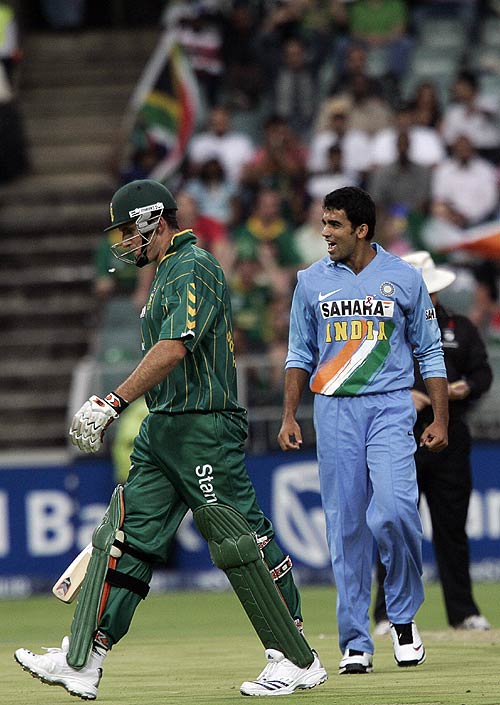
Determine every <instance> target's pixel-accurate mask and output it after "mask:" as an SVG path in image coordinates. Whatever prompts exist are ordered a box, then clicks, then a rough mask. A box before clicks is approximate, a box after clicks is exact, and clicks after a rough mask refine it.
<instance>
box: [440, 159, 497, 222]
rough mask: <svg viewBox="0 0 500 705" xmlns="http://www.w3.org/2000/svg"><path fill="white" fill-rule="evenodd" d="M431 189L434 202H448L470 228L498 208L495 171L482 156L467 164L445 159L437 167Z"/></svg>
mask: <svg viewBox="0 0 500 705" xmlns="http://www.w3.org/2000/svg"><path fill="white" fill-rule="evenodd" d="M431 189H432V198H433V200H434V201H446V202H447V203H449V204H450V205H451V206H452V207H453V208H454V209H455V210H456V211H457V212H458V213H460V214H461V215H463V216H464V217H465V218H466V219H467V221H468V223H467V224H468V225H474V224H476V223H479V222H481V221H482V220H484V219H485V218H487V217H488V216H489V215H490V214H491V213H492V211H493V210H494V209H495V208H496V207H497V206H498V185H497V179H496V171H495V168H494V167H493V166H492V165H491V164H490V163H489V162H488V161H486V159H482V158H481V157H473V158H472V159H471V160H470V161H469V162H468V164H466V165H463V164H460V162H458V161H457V160H456V159H446V160H445V161H444V162H442V163H441V164H439V165H438V166H437V167H436V169H435V171H434V174H433V180H432V187H431Z"/></svg>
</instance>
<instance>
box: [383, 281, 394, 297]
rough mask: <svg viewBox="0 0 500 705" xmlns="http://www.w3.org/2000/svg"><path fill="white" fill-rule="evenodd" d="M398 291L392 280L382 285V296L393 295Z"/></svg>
mask: <svg viewBox="0 0 500 705" xmlns="http://www.w3.org/2000/svg"><path fill="white" fill-rule="evenodd" d="M395 291H396V287H395V286H394V284H393V283H392V282H382V284H381V285H380V293H381V294H382V296H393V295H394V292H395Z"/></svg>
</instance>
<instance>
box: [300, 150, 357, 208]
mask: <svg viewBox="0 0 500 705" xmlns="http://www.w3.org/2000/svg"><path fill="white" fill-rule="evenodd" d="M327 155H328V161H327V165H326V169H325V170H324V171H320V172H317V173H316V174H312V175H311V176H310V177H309V178H308V180H307V183H306V193H307V195H308V196H309V197H310V198H313V199H317V198H321V197H322V196H324V195H325V193H330V191H334V190H335V189H337V188H342V186H356V185H357V184H358V179H356V178H355V177H353V176H352V174H349V173H348V172H346V171H344V169H343V168H342V163H343V159H342V148H341V147H340V145H339V144H332V145H331V147H329V148H328V152H327Z"/></svg>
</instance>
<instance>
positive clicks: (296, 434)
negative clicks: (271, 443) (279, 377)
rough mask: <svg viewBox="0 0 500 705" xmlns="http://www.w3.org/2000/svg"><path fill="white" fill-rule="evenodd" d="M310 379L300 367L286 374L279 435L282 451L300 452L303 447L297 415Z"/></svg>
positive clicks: (291, 368) (291, 369)
mask: <svg viewBox="0 0 500 705" xmlns="http://www.w3.org/2000/svg"><path fill="white" fill-rule="evenodd" d="M308 379H309V373H308V372H307V371H306V370H303V369H301V368H299V367H289V368H288V369H287V370H286V372H285V388H284V397H283V420H282V424H281V428H280V432H279V434H278V443H279V445H280V448H281V450H285V451H287V450H299V448H300V446H301V445H302V431H301V429H300V425H299V424H298V422H297V419H296V413H297V409H298V408H299V404H300V400H301V398H302V394H303V392H304V388H305V386H306V384H307V380H308Z"/></svg>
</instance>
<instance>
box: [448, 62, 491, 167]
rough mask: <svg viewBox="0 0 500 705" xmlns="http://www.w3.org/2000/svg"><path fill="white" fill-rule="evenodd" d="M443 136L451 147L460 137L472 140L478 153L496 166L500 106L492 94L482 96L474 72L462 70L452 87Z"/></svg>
mask: <svg viewBox="0 0 500 705" xmlns="http://www.w3.org/2000/svg"><path fill="white" fill-rule="evenodd" d="M441 131H442V134H443V137H444V139H445V141H446V144H447V145H448V146H450V147H451V146H452V145H453V144H454V143H455V142H456V140H457V138H458V137H460V136H462V135H465V136H466V137H468V138H469V140H470V141H471V143H472V145H473V146H474V147H475V149H476V150H477V151H478V153H479V154H480V155H481V156H483V157H485V158H487V159H489V160H491V161H492V162H493V163H497V164H498V162H499V161H500V106H499V98H498V96H496V95H494V94H493V93H488V94H487V95H486V94H484V95H481V93H480V91H479V81H478V78H477V76H476V75H475V74H474V73H471V72H469V71H462V72H461V73H460V74H459V76H458V77H457V79H456V81H455V83H454V84H453V87H452V98H451V102H450V103H449V105H448V106H447V107H446V108H445V110H444V114H443V122H442V126H441Z"/></svg>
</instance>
